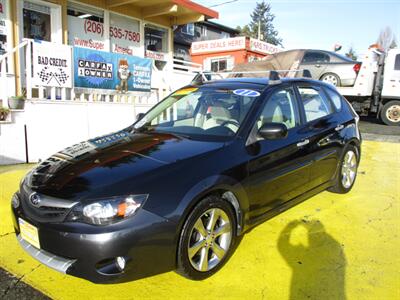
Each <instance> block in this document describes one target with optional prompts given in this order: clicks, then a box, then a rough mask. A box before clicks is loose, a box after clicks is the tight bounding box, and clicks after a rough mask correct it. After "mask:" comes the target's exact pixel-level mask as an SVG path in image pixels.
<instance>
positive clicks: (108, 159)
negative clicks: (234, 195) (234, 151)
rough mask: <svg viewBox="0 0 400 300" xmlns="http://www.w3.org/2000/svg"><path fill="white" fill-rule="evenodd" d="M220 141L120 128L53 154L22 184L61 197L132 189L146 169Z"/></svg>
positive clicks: (165, 164)
mask: <svg viewBox="0 0 400 300" xmlns="http://www.w3.org/2000/svg"><path fill="white" fill-rule="evenodd" d="M222 146H223V143H222V142H206V141H197V140H189V139H186V138H180V137H178V136H175V135H171V134H168V133H130V132H129V131H119V132H116V133H114V134H110V135H107V136H102V137H99V138H96V139H93V140H89V141H86V142H82V143H80V144H77V145H74V146H72V147H68V148H66V149H64V150H62V151H60V152H58V153H56V154H55V155H53V156H52V157H50V158H49V159H47V160H46V161H44V162H42V163H41V164H39V165H38V166H37V167H36V168H35V169H34V170H32V172H31V173H30V174H29V175H28V176H27V179H26V180H25V184H27V185H28V186H29V187H30V188H31V189H32V190H35V191H37V192H39V193H43V194H46V195H49V196H53V197H58V198H62V199H71V200H77V199H80V198H86V197H90V196H92V195H94V194H95V195H97V196H99V195H101V193H102V192H101V191H106V192H105V194H108V193H107V191H111V190H113V188H114V187H115V186H121V185H120V183H122V182H125V183H126V182H128V183H130V184H128V186H131V187H132V189H134V188H135V186H136V184H138V183H139V182H140V181H141V180H142V179H143V177H144V176H145V174H147V176H148V175H149V174H151V175H152V176H151V177H153V175H154V172H153V171H155V170H156V169H160V168H165V167H170V166H171V164H174V163H176V162H178V161H180V160H185V159H187V158H192V157H194V156H198V155H202V154H205V153H207V152H209V151H213V150H216V149H218V148H220V147H222ZM182 171H184V170H182ZM150 172H152V173H150ZM99 193H100V194H99Z"/></svg>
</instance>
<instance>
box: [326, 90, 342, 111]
mask: <svg viewBox="0 0 400 300" xmlns="http://www.w3.org/2000/svg"><path fill="white" fill-rule="evenodd" d="M325 91H326V93H327V94H328V96H329V98H330V99H331V101H332V103H333V105H334V106H335V108H336V110H337V111H339V110H341V109H342V97H341V96H340V95H339V94H338V93H336V92H334V91H332V90H331V89H325Z"/></svg>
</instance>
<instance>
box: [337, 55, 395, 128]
mask: <svg viewBox="0 0 400 300" xmlns="http://www.w3.org/2000/svg"><path fill="white" fill-rule="evenodd" d="M337 89H338V91H339V92H340V93H341V94H342V95H343V96H344V97H346V99H347V100H348V101H349V102H350V103H351V104H352V105H353V107H354V109H355V110H356V111H357V112H358V113H360V114H371V113H372V114H375V115H376V116H377V118H379V119H380V120H382V122H383V123H385V124H387V125H392V126H400V49H398V48H397V49H390V50H389V51H388V52H387V53H386V54H385V53H383V52H380V51H379V50H377V49H376V48H371V49H369V50H368V52H367V54H366V55H365V56H364V58H363V60H362V65H361V69H360V72H359V73H358V76H357V79H356V81H355V84H354V86H352V87H338V88H337Z"/></svg>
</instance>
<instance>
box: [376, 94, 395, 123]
mask: <svg viewBox="0 0 400 300" xmlns="http://www.w3.org/2000/svg"><path fill="white" fill-rule="evenodd" d="M379 117H380V119H381V121H382V122H383V123H385V124H386V125H389V126H400V101H397V100H393V101H389V102H387V103H386V104H385V105H384V106H383V107H382V109H381V111H380V113H379Z"/></svg>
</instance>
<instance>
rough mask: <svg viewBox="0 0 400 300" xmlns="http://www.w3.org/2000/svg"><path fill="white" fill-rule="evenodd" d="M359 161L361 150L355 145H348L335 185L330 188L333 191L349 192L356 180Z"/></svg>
mask: <svg viewBox="0 0 400 300" xmlns="http://www.w3.org/2000/svg"><path fill="white" fill-rule="evenodd" d="M358 163H359V151H358V149H357V147H355V146H354V145H348V146H347V147H346V148H345V150H344V154H343V156H342V159H341V162H340V169H339V172H338V173H337V175H336V179H335V185H334V186H332V187H331V188H329V190H330V191H331V192H334V193H339V194H345V193H348V192H349V191H350V190H351V189H352V187H353V185H354V182H355V181H356V177H357V169H358Z"/></svg>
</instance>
